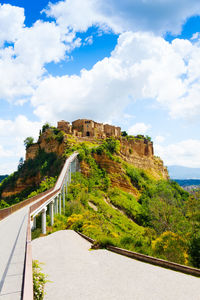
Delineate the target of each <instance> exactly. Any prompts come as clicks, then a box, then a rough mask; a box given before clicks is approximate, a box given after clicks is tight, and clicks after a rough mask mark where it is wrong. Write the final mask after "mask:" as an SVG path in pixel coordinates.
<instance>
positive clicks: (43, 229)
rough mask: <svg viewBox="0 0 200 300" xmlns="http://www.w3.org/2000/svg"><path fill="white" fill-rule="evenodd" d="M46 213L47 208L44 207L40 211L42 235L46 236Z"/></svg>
mask: <svg viewBox="0 0 200 300" xmlns="http://www.w3.org/2000/svg"><path fill="white" fill-rule="evenodd" d="M46 211H47V208H46V207H44V208H43V210H42V233H43V234H46V233H47V231H46V219H47V218H46Z"/></svg>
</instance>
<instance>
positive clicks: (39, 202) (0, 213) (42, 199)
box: [0, 152, 78, 300]
mask: <svg viewBox="0 0 200 300" xmlns="http://www.w3.org/2000/svg"><path fill="white" fill-rule="evenodd" d="M77 156H78V152H74V153H73V154H72V155H71V156H70V157H69V158H68V159H67V160H66V161H65V164H64V166H63V168H62V170H61V172H60V175H59V177H58V179H57V181H56V184H55V186H54V187H53V188H51V189H49V190H47V191H45V192H43V193H40V194H38V195H36V196H34V197H32V198H29V199H26V200H24V201H22V202H20V203H17V204H15V205H13V206H10V207H8V208H4V209H1V210H0V220H2V219H4V218H6V217H7V216H9V215H11V214H12V213H14V212H16V211H17V210H19V209H21V208H23V207H25V206H27V205H29V204H31V203H34V204H33V205H31V206H30V208H29V211H28V225H27V235H26V246H25V260H24V272H23V284H22V300H33V274H32V248H31V215H32V214H33V213H35V211H36V210H38V208H40V207H42V206H43V205H45V203H48V201H49V200H50V199H51V198H53V197H55V196H56V195H57V194H58V193H59V192H60V191H61V189H62V188H63V186H64V185H65V177H66V174H68V172H69V170H70V166H71V164H72V163H73V162H74V161H75V160H77ZM70 171H71V170H70Z"/></svg>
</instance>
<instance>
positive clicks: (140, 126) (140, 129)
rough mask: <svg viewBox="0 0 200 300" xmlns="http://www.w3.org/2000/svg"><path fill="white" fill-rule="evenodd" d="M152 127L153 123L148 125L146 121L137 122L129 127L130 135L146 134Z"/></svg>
mask: <svg viewBox="0 0 200 300" xmlns="http://www.w3.org/2000/svg"><path fill="white" fill-rule="evenodd" d="M150 128H151V125H149V124H148V125H146V124H144V123H136V124H134V125H133V126H131V127H130V128H129V129H128V134H129V135H136V134H146V133H147V132H148V130H149V129H150Z"/></svg>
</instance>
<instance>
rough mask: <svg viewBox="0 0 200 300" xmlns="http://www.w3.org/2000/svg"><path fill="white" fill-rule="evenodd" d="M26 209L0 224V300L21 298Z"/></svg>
mask: <svg viewBox="0 0 200 300" xmlns="http://www.w3.org/2000/svg"><path fill="white" fill-rule="evenodd" d="M27 221H28V208H27V207H25V208H22V209H20V210H19V211H17V212H15V213H14V214H12V215H10V216H8V217H7V218H5V219H4V220H2V221H1V222H0V233H1V235H0V239H1V241H0V280H1V281H0V299H2V300H3V299H5V300H6V299H9V300H12V299H13V300H18V299H20V298H21V291H22V280H23V269H24V258H25V245H26V232H27Z"/></svg>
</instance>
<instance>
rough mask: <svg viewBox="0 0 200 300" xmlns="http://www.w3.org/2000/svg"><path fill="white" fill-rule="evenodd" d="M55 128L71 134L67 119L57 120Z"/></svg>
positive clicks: (70, 126)
mask: <svg viewBox="0 0 200 300" xmlns="http://www.w3.org/2000/svg"><path fill="white" fill-rule="evenodd" d="M57 128H58V129H59V130H63V131H64V132H65V133H68V134H72V125H71V124H70V123H69V122H67V121H64V120H62V121H59V122H58V125H57Z"/></svg>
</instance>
